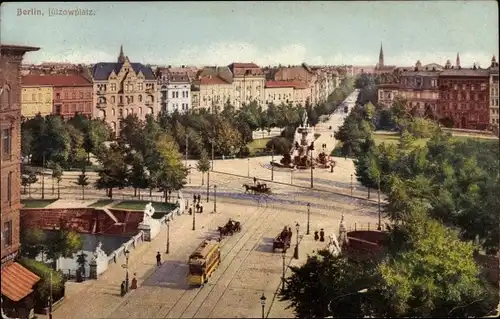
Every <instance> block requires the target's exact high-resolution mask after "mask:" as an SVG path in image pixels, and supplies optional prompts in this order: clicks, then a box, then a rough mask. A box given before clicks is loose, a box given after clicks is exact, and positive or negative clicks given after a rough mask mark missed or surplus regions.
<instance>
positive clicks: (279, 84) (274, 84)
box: [266, 81, 307, 89]
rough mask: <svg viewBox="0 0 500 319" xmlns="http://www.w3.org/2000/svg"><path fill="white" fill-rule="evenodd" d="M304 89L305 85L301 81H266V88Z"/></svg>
mask: <svg viewBox="0 0 500 319" xmlns="http://www.w3.org/2000/svg"><path fill="white" fill-rule="evenodd" d="M289 87H293V88H294V89H305V88H307V85H306V84H305V83H304V82H301V81H267V82H266V88H289Z"/></svg>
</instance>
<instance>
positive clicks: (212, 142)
mask: <svg viewBox="0 0 500 319" xmlns="http://www.w3.org/2000/svg"><path fill="white" fill-rule="evenodd" d="M210 144H212V171H213V170H214V141H213V140H211V141H210Z"/></svg>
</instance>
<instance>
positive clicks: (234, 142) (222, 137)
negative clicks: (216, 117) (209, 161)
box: [214, 120, 241, 156]
mask: <svg viewBox="0 0 500 319" xmlns="http://www.w3.org/2000/svg"><path fill="white" fill-rule="evenodd" d="M215 136H216V137H217V138H216V139H215V143H214V149H215V152H217V153H218V154H223V155H226V156H227V155H230V153H231V150H235V149H239V147H240V146H241V135H240V132H238V130H236V129H235V128H234V127H233V126H232V124H231V123H230V122H229V121H227V120H223V121H222V122H221V123H220V124H219V125H218V126H217V127H216V128H215Z"/></svg>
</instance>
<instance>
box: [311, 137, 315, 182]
mask: <svg viewBox="0 0 500 319" xmlns="http://www.w3.org/2000/svg"><path fill="white" fill-rule="evenodd" d="M313 150H314V145H313V148H312V149H311V188H314V181H313V180H314V177H313V170H314V165H313Z"/></svg>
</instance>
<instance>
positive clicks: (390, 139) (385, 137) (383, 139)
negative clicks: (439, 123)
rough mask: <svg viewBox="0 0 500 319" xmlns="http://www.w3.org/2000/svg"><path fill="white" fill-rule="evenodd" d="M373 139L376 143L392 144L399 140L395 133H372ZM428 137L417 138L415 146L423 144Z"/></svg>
mask: <svg viewBox="0 0 500 319" xmlns="http://www.w3.org/2000/svg"><path fill="white" fill-rule="evenodd" d="M372 136H373V139H374V140H375V144H376V145H380V144H382V143H386V144H392V143H397V142H399V135H398V134H397V133H396V134H377V133H373V134H372ZM428 140H429V138H419V139H416V140H415V141H414V143H415V145H416V146H425V144H427V141H428Z"/></svg>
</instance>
